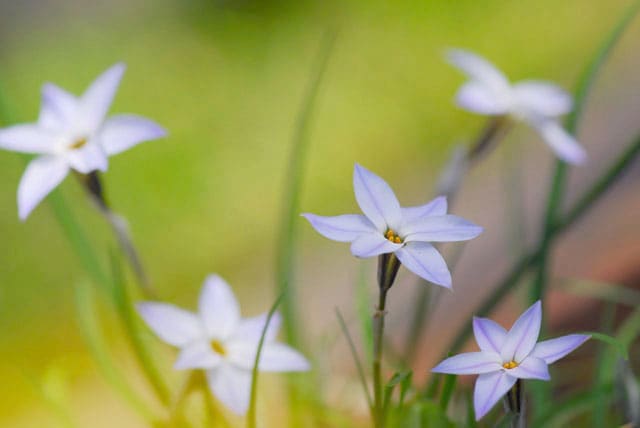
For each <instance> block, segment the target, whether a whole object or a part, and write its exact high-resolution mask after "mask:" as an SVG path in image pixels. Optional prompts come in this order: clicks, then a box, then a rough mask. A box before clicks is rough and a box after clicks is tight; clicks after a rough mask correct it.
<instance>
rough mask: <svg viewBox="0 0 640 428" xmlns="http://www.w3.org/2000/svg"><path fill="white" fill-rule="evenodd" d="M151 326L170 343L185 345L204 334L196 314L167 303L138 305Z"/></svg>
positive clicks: (143, 317)
mask: <svg viewBox="0 0 640 428" xmlns="http://www.w3.org/2000/svg"><path fill="white" fill-rule="evenodd" d="M136 309H137V310H138V313H139V314H140V316H141V317H142V319H143V320H144V321H145V322H146V323H147V325H148V326H149V328H151V330H152V331H153V332H154V333H155V334H156V335H157V336H158V337H159V338H160V339H162V340H164V341H165V342H167V343H168V344H170V345H174V346H180V347H184V346H185V345H187V344H188V343H190V342H193V341H194V340H197V339H200V338H202V336H203V331H202V328H201V325H200V321H199V320H198V318H197V317H196V315H195V314H193V313H191V312H188V311H185V310H184V309H180V308H178V307H176V306H174V305H169V304H167V303H156V302H145V303H138V304H137V305H136Z"/></svg>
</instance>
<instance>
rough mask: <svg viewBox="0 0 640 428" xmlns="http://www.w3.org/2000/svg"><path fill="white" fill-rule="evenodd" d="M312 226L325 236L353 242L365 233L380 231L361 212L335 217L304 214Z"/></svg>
mask: <svg viewBox="0 0 640 428" xmlns="http://www.w3.org/2000/svg"><path fill="white" fill-rule="evenodd" d="M302 216H303V217H304V218H306V219H307V220H309V223H311V226H313V227H314V229H315V230H317V231H318V233H320V234H321V235H322V236H324V237H325V238H329V239H333V240H334V241H340V242H351V241H353V240H354V239H356V238H357V237H358V236H360V235H362V234H363V233H378V232H377V230H376V228H375V226H374V225H373V223H371V222H370V221H369V219H367V218H366V217H365V216H363V215H359V214H345V215H339V216H335V217H323V216H319V215H315V214H302Z"/></svg>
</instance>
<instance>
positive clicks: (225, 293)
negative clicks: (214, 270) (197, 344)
mask: <svg viewBox="0 0 640 428" xmlns="http://www.w3.org/2000/svg"><path fill="white" fill-rule="evenodd" d="M198 310H199V312H200V317H201V318H202V322H203V323H204V326H205V329H206V331H207V334H208V335H209V336H210V337H215V338H219V339H225V338H227V337H229V336H230V335H231V334H232V333H233V332H234V330H235V329H236V328H237V327H238V323H239V322H240V307H239V306H238V301H237V300H236V298H235V296H234V295H233V291H232V290H231V287H230V286H229V284H227V282H226V281H225V280H224V279H222V278H221V277H219V276H218V275H209V276H208V277H207V279H206V280H205V282H204V286H203V288H202V292H201V294H200V300H199V302H198Z"/></svg>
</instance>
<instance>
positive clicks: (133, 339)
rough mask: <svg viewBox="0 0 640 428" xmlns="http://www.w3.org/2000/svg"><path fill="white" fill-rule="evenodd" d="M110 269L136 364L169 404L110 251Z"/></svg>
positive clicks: (115, 258)
mask: <svg viewBox="0 0 640 428" xmlns="http://www.w3.org/2000/svg"><path fill="white" fill-rule="evenodd" d="M110 254H111V269H112V272H113V273H112V275H113V287H112V296H113V297H112V298H113V303H114V305H115V307H116V310H117V311H118V314H119V316H120V320H121V321H122V325H123V327H124V329H125V331H126V333H127V338H128V339H129V343H130V345H131V348H132V349H133V351H134V355H135V356H136V359H137V360H138V365H139V367H140V368H141V369H142V372H143V373H144V375H145V376H146V378H147V380H148V381H149V384H150V385H151V387H152V388H153V390H154V392H155V394H156V396H157V397H158V399H159V400H160V402H161V403H162V404H164V405H165V406H168V405H169V401H170V398H169V390H168V389H167V386H166V385H165V383H164V381H163V380H162V376H160V372H159V371H158V369H157V368H156V365H155V362H154V360H153V358H152V356H151V353H150V352H149V349H148V348H147V346H146V344H145V342H144V340H143V338H142V334H141V333H142V332H141V330H140V323H138V322H136V321H137V318H136V314H135V312H134V310H133V305H132V303H131V299H130V297H129V293H128V292H127V289H126V286H125V278H124V275H123V272H122V265H121V261H120V259H119V258H118V256H117V255H116V254H115V253H114V252H111V253H110Z"/></svg>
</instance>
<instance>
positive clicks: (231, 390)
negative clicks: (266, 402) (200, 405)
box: [207, 364, 251, 415]
mask: <svg viewBox="0 0 640 428" xmlns="http://www.w3.org/2000/svg"><path fill="white" fill-rule="evenodd" d="M207 383H208V384H209V388H210V389H211V392H212V393H213V395H214V396H215V397H216V398H217V399H218V400H220V401H221V402H222V403H223V404H224V405H225V406H227V407H228V408H229V409H231V411H233V412H234V413H236V414H238V415H243V414H245V413H246V412H247V409H248V408H249V400H250V399H251V372H250V371H248V370H243V369H240V368H237V367H234V366H233V365H231V364H224V365H222V366H220V367H217V368H215V369H211V370H208V371H207Z"/></svg>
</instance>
